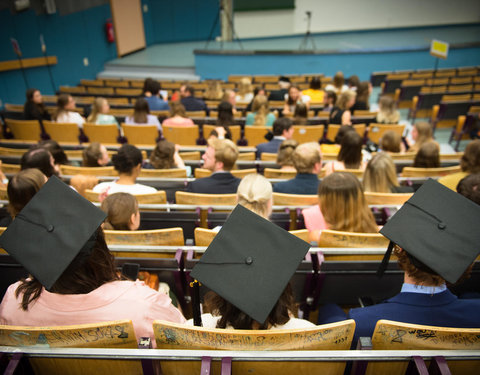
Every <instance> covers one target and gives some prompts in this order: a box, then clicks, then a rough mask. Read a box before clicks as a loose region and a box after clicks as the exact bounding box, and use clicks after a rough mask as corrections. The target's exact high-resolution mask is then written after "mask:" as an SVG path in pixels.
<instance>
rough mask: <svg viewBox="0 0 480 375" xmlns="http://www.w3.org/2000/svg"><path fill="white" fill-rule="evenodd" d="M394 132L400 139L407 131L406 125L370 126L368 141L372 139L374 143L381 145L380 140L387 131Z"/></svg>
mask: <svg viewBox="0 0 480 375" xmlns="http://www.w3.org/2000/svg"><path fill="white" fill-rule="evenodd" d="M389 130H391V131H394V132H395V133H397V134H398V135H400V137H402V136H403V131H404V130H405V125H397V124H370V127H369V128H368V133H367V136H368V139H370V140H371V141H372V142H373V143H375V144H379V142H380V139H381V138H382V136H383V134H385V132H387V131H389Z"/></svg>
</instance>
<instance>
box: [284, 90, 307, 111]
mask: <svg viewBox="0 0 480 375" xmlns="http://www.w3.org/2000/svg"><path fill="white" fill-rule="evenodd" d="M308 100H309V97H307V96H305V97H304V96H302V93H301V91H300V90H299V89H298V87H297V86H290V88H289V89H288V96H287V98H286V99H285V105H284V106H283V115H289V114H291V115H293V114H294V113H295V108H296V106H297V104H300V103H303V104H305V105H306V106H307V109H308V107H309V105H308Z"/></svg>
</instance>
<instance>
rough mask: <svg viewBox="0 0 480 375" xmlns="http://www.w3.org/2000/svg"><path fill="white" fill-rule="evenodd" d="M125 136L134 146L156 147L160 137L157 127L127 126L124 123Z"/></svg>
mask: <svg viewBox="0 0 480 375" xmlns="http://www.w3.org/2000/svg"><path fill="white" fill-rule="evenodd" d="M122 130H123V135H124V136H125V138H127V140H128V143H130V144H132V145H155V144H156V143H157V138H158V137H159V133H158V128H157V126H156V125H127V124H123V123H122Z"/></svg>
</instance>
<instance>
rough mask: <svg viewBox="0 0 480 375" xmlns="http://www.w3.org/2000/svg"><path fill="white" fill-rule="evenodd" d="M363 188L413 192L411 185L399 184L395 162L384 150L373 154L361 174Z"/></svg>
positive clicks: (372, 190)
mask: <svg viewBox="0 0 480 375" xmlns="http://www.w3.org/2000/svg"><path fill="white" fill-rule="evenodd" d="M362 182H363V188H364V190H365V192H371V193H413V188H412V187H411V186H400V184H399V183H398V179H397V170H396V168H395V164H394V162H393V160H392V158H391V157H390V155H388V154H387V153H385V152H379V153H378V154H376V155H374V156H373V157H372V158H371V159H370V161H369V162H368V163H367V167H366V168H365V173H364V174H363V180H362Z"/></svg>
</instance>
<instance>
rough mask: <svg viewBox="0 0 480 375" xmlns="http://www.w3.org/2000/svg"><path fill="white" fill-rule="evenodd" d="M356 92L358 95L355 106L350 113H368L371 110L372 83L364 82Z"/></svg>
mask: <svg viewBox="0 0 480 375" xmlns="http://www.w3.org/2000/svg"><path fill="white" fill-rule="evenodd" d="M356 87H357V89H356V90H355V91H356V93H357V95H356V96H355V104H354V105H353V106H352V108H350V111H351V112H352V113H353V114H355V111H356V110H362V111H368V110H369V109H370V104H369V101H370V92H371V90H372V87H371V85H370V82H368V81H363V82H360V83H359V84H358V86H356Z"/></svg>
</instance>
